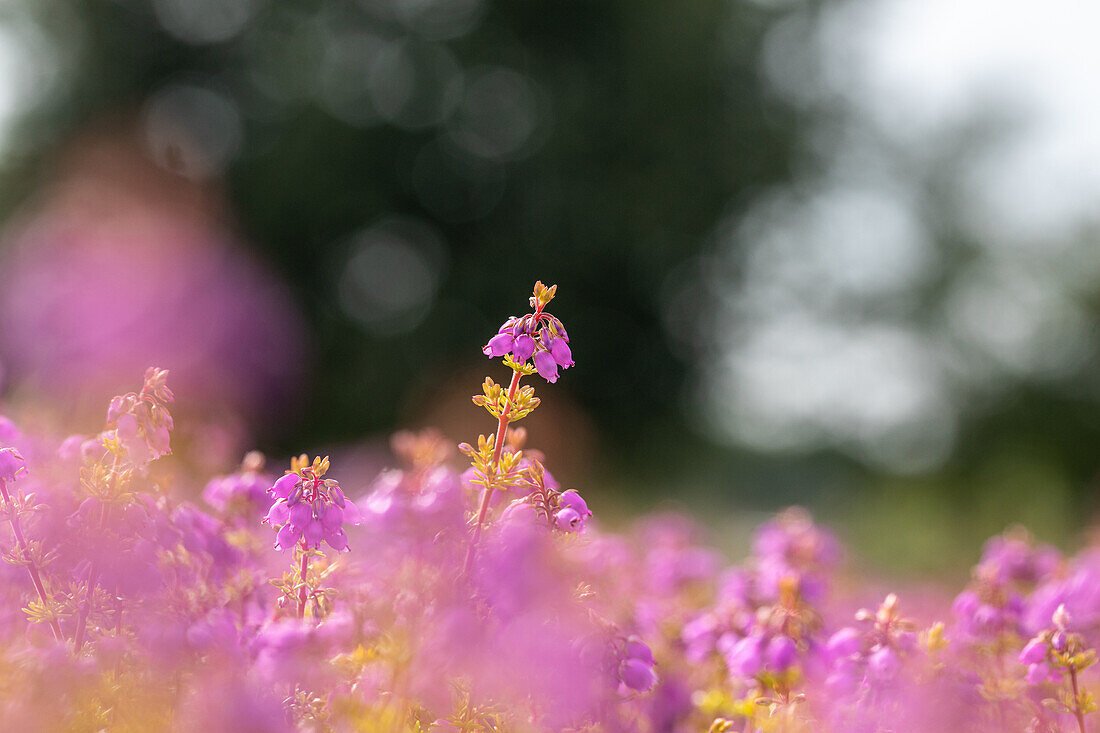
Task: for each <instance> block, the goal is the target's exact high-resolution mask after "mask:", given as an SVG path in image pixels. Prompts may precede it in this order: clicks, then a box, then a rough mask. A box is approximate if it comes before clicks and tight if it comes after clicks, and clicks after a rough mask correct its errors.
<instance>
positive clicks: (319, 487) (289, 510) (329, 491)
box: [263, 455, 362, 618]
mask: <svg viewBox="0 0 1100 733" xmlns="http://www.w3.org/2000/svg"><path fill="white" fill-rule="evenodd" d="M328 469H329V459H328V456H326V457H324V458H321V457H319V456H318V457H317V458H314V459H313V461H310V460H309V457H308V456H305V455H302V456H299V457H297V458H294V459H292V460H291V462H290V470H289V471H287V472H286V474H285V475H283V476H282V477H280V478H279V479H277V480H276V481H275V482H274V484H272V486H271V488H269V489H268V493H269V494H270V495H271V496H272V498H273V499H274V500H275V501H274V502H273V503H272V504H271V507H270V508H269V509H268V512H267V515H266V516H265V517H264V519H263V523H265V524H267V525H268V526H270V527H271V528H272V529H273V530H275V532H276V535H275V549H277V550H281V551H283V552H285V551H286V550H290V549H294V550H295V565H296V566H297V567H298V568H299V569H298V573H297V576H296V577H295V576H293V574H291V575H290V577H288V578H284V581H283V582H282V583H281V584H278V583H277V585H279V587H280V588H281V589H282V590H283V592H284V596H285V597H286V598H287V599H288V600H290V601H291V602H294V603H296V604H297V609H298V618H304V616H305V612H306V607H307V605H308V604H309V602H310V601H311V600H312V601H313V607H314V609H315V612H314V615H315V616H320V615H322V613H321V612H322V611H323V610H325V609H326V608H327V606H326V604H327V601H326V599H327V596H326V594H325V593H324V591H323V590H321V589H320V587H319V584H318V583H317V582H315V578H313V577H311V575H310V572H309V566H310V559H311V558H312V557H314V556H315V555H320V554H321V553H319V552H318V550H320V547H321V542H322V541H323V542H325V543H326V544H328V546H329V547H331V548H332V549H334V550H336V551H337V552H343V551H345V550H347V549H348V536H347V533H346V532H345V530H344V524H345V523H346V524H351V525H356V524H359V523H360V521H361V519H362V517H361V514H360V512H359V507H358V506H356V504H355V503H354V502H353V501H351V500H350V499H348V498H347V497H346V496H344V492H343V490H342V489H341V488H340V484H339V483H338V482H337V481H336V480H335V479H331V478H324V476H325V474H326V473H327V472H328Z"/></svg>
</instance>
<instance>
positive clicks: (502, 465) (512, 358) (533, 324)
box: [459, 281, 587, 573]
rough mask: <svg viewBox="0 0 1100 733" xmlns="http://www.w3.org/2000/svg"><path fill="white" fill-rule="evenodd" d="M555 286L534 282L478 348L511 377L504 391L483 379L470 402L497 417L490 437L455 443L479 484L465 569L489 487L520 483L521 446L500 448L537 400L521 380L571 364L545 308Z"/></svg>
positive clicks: (564, 519) (568, 521) (553, 376)
mask: <svg viewBox="0 0 1100 733" xmlns="http://www.w3.org/2000/svg"><path fill="white" fill-rule="evenodd" d="M557 290H558V286H557V285H543V284H542V282H541V281H539V282H536V283H535V287H534V290H533V292H532V294H531V298H530V300H529V302H530V305H531V312H530V313H528V314H526V315H523V316H512V317H510V318H509V319H508V320H506V321H505V322H504V323H503V324H502V325H501V326H500V328H499V329H497V333H496V335H495V336H493V337H492V338H491V339H489V342H488V343H487V344H485V346H484V347H482V349H481V350H482V352H483V353H484V354H485V355H486V356H488V357H490V358H499V357H504V364H505V365H506V366H508V367H509V368H510V369H511V370H512V378H511V381H510V383H509V385H508V389H507V391H505V390H504V388H502V387H501V386H500V385H498V384H497V383H496V382H494V381H493V380H492V379H491V378H489V377H486V378H485V383H484V385H483V387H482V394H480V395H475V396H474V398H473V402H474V404H475V405H479V406H481V407H484V408H485V410H486V411H487V412H488V413H489V414H490V415H491V416H492V417H494V418H496V420H497V429H496V433H494V434H493V435H490V436H489V437H485V436H484V435H482V436H479V437H478V445H477V447H476V448H474V447H473V446H471V445H469V444H466V443H464V444H462V445H461V446H459V448H460V449H461V450H462V452H463V453H465V454H466V455H467V456H469V457H470V462H471V466H472V468H473V471H474V478H473V479H472V480H473V482H474V483H475V484H477V485H479V486H481V487H482V492H481V500H480V503H479V505H478V510H477V514H476V515H475V518H474V531H473V536H472V538H471V540H470V544H469V546H468V548H467V552H466V562H465V564H464V568H465V572H466V573H469V571H470V568H471V567H472V565H473V560H474V554H475V553H476V551H477V545H478V542H479V541H480V539H481V531H482V526H483V525H484V524H485V520H486V517H487V515H488V512H489V505H490V502H491V501H492V497H493V492H494V491H497V490H507V489H509V488H512V487H515V486H518V485H520V477H521V473H522V471H523V470H524V468H525V466H524V462H523V454H522V451H519V450H512V449H507V448H506V447H505V437H506V435H507V431H508V426H509V425H510V424H511V423H515V422H517V421H518V420H521V419H522V418H524V417H526V416H527V415H529V414H531V412H532V411H533V410H534V409H535V408H536V407H538V405H539V399H538V398H537V397H535V390H534V389H533V388H532V387H530V386H524V387H522V388H521V387H520V381H521V380H522V379H523V377H525V376H531V375H533V374H538V375H539V376H541V377H542V378H543V379H545V380H546V381H547V382H550V383H554V382H556V381H557V380H558V369H559V367H560V368H562V369H568V368H569V367H571V366H573V355H572V353H571V352H570V350H569V334H568V333H567V332H566V330H565V326H564V325H562V322H561V321H560V320H558V318H557V317H555V316H553V315H551V314H550V313H548V312H547V311H546V306H547V305H549V303H550V301H552V300H553V299H554V296H555V295H556V294H557ZM528 361H532V362H533V363H534V365H533V366H532V365H531V364H529V363H528ZM585 510H587V507H585ZM574 513H575V516H574ZM585 517H586V515H584V514H583V513H582V512H580V511H576V512H572V511H570V512H565V513H563V514H562V515H561V517H560V523H559V527H568V528H576V527H578V526H579V525H580V524H583V521H584V519H585Z"/></svg>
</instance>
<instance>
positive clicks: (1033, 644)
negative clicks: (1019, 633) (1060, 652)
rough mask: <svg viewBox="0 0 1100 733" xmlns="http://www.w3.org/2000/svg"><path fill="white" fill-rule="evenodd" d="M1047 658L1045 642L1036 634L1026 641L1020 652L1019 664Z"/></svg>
mask: <svg viewBox="0 0 1100 733" xmlns="http://www.w3.org/2000/svg"><path fill="white" fill-rule="evenodd" d="M1046 658H1047V644H1046V640H1044V639H1043V638H1042V637H1041V636H1037V637H1035V638H1034V639H1032V640H1031V641H1029V642H1028V643H1027V645H1026V646H1025V647H1024V649H1023V651H1021V652H1020V663H1021V664H1038V663H1039V662H1041V661H1043V660H1044V659H1046Z"/></svg>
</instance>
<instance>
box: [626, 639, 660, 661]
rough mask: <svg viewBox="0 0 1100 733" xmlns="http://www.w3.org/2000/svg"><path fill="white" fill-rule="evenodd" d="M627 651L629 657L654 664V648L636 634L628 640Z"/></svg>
mask: <svg viewBox="0 0 1100 733" xmlns="http://www.w3.org/2000/svg"><path fill="white" fill-rule="evenodd" d="M625 651H626V656H627V658H628V659H638V660H640V661H642V662H645V663H646V664H654V660H653V650H652V649H650V648H649V644H646V643H645V642H644V641H642V640H641V639H639V638H638V637H636V636H632V637H630V638H629V639H627V640H626V650H625Z"/></svg>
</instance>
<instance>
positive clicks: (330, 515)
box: [263, 473, 362, 552]
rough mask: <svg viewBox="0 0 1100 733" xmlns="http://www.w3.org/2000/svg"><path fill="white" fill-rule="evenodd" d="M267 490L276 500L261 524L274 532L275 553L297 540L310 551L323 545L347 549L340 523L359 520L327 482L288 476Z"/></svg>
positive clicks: (340, 493)
mask: <svg viewBox="0 0 1100 733" xmlns="http://www.w3.org/2000/svg"><path fill="white" fill-rule="evenodd" d="M268 491H269V492H270V493H271V494H272V495H273V496H275V497H276V498H275V502H274V503H273V504H272V506H271V508H270V509H268V512H267V516H266V517H265V518H264V520H263V521H264V522H265V523H267V524H268V525H270V526H271V527H272V528H273V529H276V530H277V532H278V535H277V536H276V539H275V547H276V549H279V550H288V549H290V548H292V547H293V546H294V544H295V543H296V542H298V541H299V540H301V541H303V542H304V543H305V545H306V546H308V547H312V548H314V549H317V548H319V547H320V546H321V542H327V543H328V545H329V546H330V547H332V548H333V549H334V550H336V551H338V552H339V551H343V550H345V549H347V546H348V537H347V534H346V533H345V532H344V530H343V525H344V523H345V522H346V523H348V524H359V523H360V522H361V521H362V515H361V514H360V512H359V507H357V506H356V505H355V503H354V502H352V501H351V500H350V499H348V498H347V497H345V496H344V492H343V491H341V490H340V486H339V485H338V484H337V483H336V482H335V481H333V480H331V479H328V480H324V481H322V480H320V479H316V478H309V479H307V478H303V476H301V475H299V474H297V473H288V474H286V475H285V476H283V477H282V478H280V479H279V480H278V481H276V482H275V484H274V485H273V486H272V487H271V488H270V489H268ZM279 525H282V526H281V527H279Z"/></svg>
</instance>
